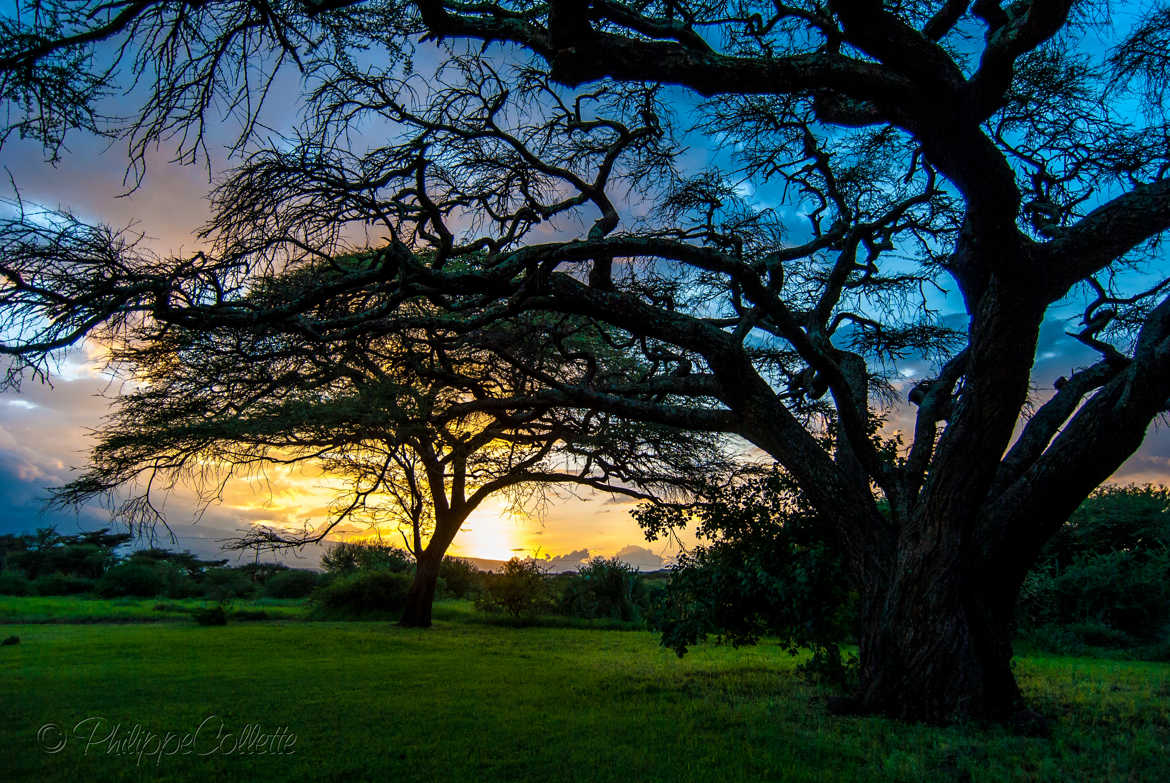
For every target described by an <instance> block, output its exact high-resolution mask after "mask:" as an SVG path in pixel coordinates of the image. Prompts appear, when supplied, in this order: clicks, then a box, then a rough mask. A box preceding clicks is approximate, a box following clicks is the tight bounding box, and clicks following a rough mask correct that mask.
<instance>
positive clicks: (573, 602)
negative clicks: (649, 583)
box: [557, 557, 650, 622]
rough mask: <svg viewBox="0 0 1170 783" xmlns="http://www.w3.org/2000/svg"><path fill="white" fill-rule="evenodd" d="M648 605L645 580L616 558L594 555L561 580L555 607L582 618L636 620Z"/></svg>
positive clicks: (642, 615)
mask: <svg viewBox="0 0 1170 783" xmlns="http://www.w3.org/2000/svg"><path fill="white" fill-rule="evenodd" d="M649 605H650V592H649V591H648V590H647V588H646V580H645V579H644V578H643V577H642V575H641V574H640V573H638V569H636V568H634V567H633V566H631V565H628V564H626V563H623V562H622V561H621V560H618V559H617V558H613V559H610V560H606V559H605V558H602V557H595V558H593V559H592V560H590V561H589V562H588V563H587V564H585V565H584V566H583V567H582V568H581V570H580V571H579V572H578V573H577V574H575V575H574V576H572V577H570V578H569V579H567V580H565V582H564V586H563V588H562V590H561V595H560V599H559V600H558V602H557V609H558V611H559V612H560V613H561V614H564V615H568V616H570V617H583V618H586V619H598V618H608V619H611V620H623V621H626V622H637V621H640V620H641V619H642V618H643V617H644V616H645V613H646V610H647V609H648V608H649Z"/></svg>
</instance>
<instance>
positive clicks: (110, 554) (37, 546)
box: [0, 528, 130, 579]
mask: <svg viewBox="0 0 1170 783" xmlns="http://www.w3.org/2000/svg"><path fill="white" fill-rule="evenodd" d="M129 540H130V534H128V533H110V532H109V529H108V528H102V529H101V530H95V531H90V532H85V533H78V534H76V535H62V534H60V533H58V532H57V531H56V530H55V529H53V528H42V529H40V530H38V531H37V532H36V533H32V534H26V535H22V536H13V535H7V536H0V560H2V561H3V563H4V564H5V566H4V567H5V568H6V569H16V570H19V571H22V572H23V573H24V574H25V576H27V577H28V578H29V579H36V578H37V577H39V576H41V575H48V574H63V575H65V576H76V577H81V578H84V579H97V578H98V577H100V576H101V575H102V574H103V573H104V572H105V570H106V569H107V568H109V567H110V566H111V565H113V563H114V562H115V560H116V559H117V555H116V553H115V550H117V548H118V547H120V546H122V545H123V544H125V543H126V542H128V541H129Z"/></svg>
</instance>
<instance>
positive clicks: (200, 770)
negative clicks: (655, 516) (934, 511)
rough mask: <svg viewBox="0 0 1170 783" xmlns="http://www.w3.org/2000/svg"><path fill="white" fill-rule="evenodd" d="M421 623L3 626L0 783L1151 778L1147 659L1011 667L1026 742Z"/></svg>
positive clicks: (624, 635)
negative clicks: (839, 709)
mask: <svg viewBox="0 0 1170 783" xmlns="http://www.w3.org/2000/svg"><path fill="white" fill-rule="evenodd" d="M44 600H45V599H6V600H5V602H4V604H3V606H4V607H5V611H6V612H8V614H6V615H5V616H12V614H11V613H12V612H13V611H14V609H13V602H18V601H29V602H43V601H44ZM66 600H68V599H66ZM72 600H74V601H76V599H72ZM90 608H91V610H92V612H91V615H90V616H91V617H92V616H94V615H95V614H100V610H99V608H98V607H90ZM26 609H27V610H28V611H27V612H26V613H25V615H24V616H41V615H35V613H33V611H32V609H33V607H32V605H31V604H30V606H29V607H26ZM37 611H39V612H41V613H42V614H43V613H44V611H45V609H44V606H43V605H42V606H41V608H40V609H38V610H37ZM17 615H20V612H19V611H17ZM436 617H437V618H438V621H437V622H436V625H435V627H434V628H432V629H430V630H427V631H418V630H406V629H400V628H397V627H395V626H393V625H391V624H389V623H383V622H366V623H340V622H337V623H330V622H307V621H306V622H251V623H232V624H229V625H228V626H226V627H200V626H197V625H195V624H194V623H192V622H190V621H189V620H182V619H181V617H180V618H176V619H172V620H170V621H165V622H159V623H149V624H146V623H119V624H99V623H84V624H68V623H60V622H58V623H51V622H50V623H38V624H31V623H23V624H16V625H4V626H2V627H0V636H7V635H9V634H16V635H19V636H20V638H21V643H20V644H19V645H14V646H8V647H0V743H2V747H3V748H4V751H3V753H2V754H0V779H3V780H18V781H24V780H29V781H33V780H36V781H56V780H69V781H96V780H208V779H215V778H218V779H219V780H222V781H228V780H247V781H264V780H282V781H283V780H338V781H341V780H346V781H349V780H379V781H461V780H472V781H476V783H486V781H578V780H579V781H608V780H612V781H623V782H625V781H692V780H693V781H714V780H720V781H722V780H729V781H741V780H742V781H761V780H783V781H805V780H807V781H826V780H842V781H870V780H874V781H878V780H889V781H914V780H929V781H932V782H937V783H942V782H943V781H951V780H968V779H969V780H974V781H1004V780H1053V781H1073V780H1075V781H1092V780H1100V781H1121V780H1149V781H1165V780H1170V699H1168V698H1167V697H1168V696H1170V665H1167V664H1156V663H1142V662H1122V661H1101V660H1095V659H1068V658H1066V659H1062V658H1045V657H1030V658H1023V659H1020V660H1019V661H1018V664H1017V669H1018V672H1019V675H1020V679H1021V682H1022V685H1023V687H1024V688H1025V689H1026V692H1027V693H1028V695H1029V697H1030V698H1031V700H1032V702H1033V703H1034V704H1035V705H1036V706H1037V707H1038V708H1040V709H1041V710H1042V711H1044V712H1045V713H1046V714H1048V715H1051V716H1054V717H1056V719H1057V720H1056V722H1055V725H1054V732H1053V737H1052V738H1051V739H1047V740H1045V739H1029V738H1024V737H1017V736H1012V735H1011V734H1009V733H1007V732H1006V731H1005V730H1003V729H1001V728H995V727H992V728H988V727H980V726H974V725H968V726H955V727H951V728H946V729H938V728H929V727H923V726H915V725H906V724H899V723H895V722H891V721H886V720H881V719H875V718H840V717H834V716H831V715H829V714H828V712H827V711H826V708H825V696H826V693H825V692H823V691H821V690H819V689H817V688H815V687H813V686H810V685H807V684H805V683H803V682H802V681H800V680H799V679H798V678H797V677H796V676H795V675H794V674H793V671H792V669H793V666H794V663H795V662H794V660H793V659H792V658H790V657H789V656H788V655H786V654H785V653H784V652H782V651H781V650H779V649H777V648H776V647H775V646H770V645H761V646H759V647H755V648H744V649H739V650H733V649H730V648H724V647H716V646H713V645H707V646H703V647H700V648H697V649H695V650H694V651H693V652H692V653H691V654H689V655H688V656H687V657H685V658H683V659H681V660H680V659H678V658H676V657H675V656H674V654H673V653H671V652H669V651H667V650H664V649H662V648H660V647H659V646H658V644H657V639H656V637H655V636H654V635H653V634H650V633H646V632H640V631H613V630H596V629H582V628H549V627H530V628H511V627H503V626H499V625H492V624H484V623H480V622H472V621H471V616H469V613H468V612H467V611H466V609H465V605H463V604H460V603H457V602H450V603H445V604H444V605H442V606H440V607H438V610H437V612H436ZM49 723H52V724H55V725H56V726H57V727H59V728H60V730H61V731H64V732H65V739H66V744H65V746H64V747H63V748H61V749H60V750H59V751H58V752H56V753H47V752H46V751H45V750H44V749H43V748H42V746H41V745H42V744H45V745H54V746H55V745H56V744H58V743H59V742H60V741H61V738H62V734H61V731H58V730H55V729H53V728H49V729H45V730H44V731H43V732H42V733H41V735H40V737H39V739H38V730H40V729H41V727H42V726H44V725H46V724H49ZM79 723H80V724H81V725H80V727H78V724H79ZM201 725H202V729H200V726H201ZM115 726H117V727H118V730H117V733H114V734H113V735H112V736H111V731H112V730H113V728H114V727H115ZM257 727H258V728H257ZM197 730H198V733H197ZM168 733H169V734H170V735H171V738H170V739H169V740H167V744H166V745H165V746H162V742H163V740H164V739H165V738H166V737H167V735H168ZM261 734H268V735H277V734H281V735H282V736H283V737H284V739H283V740H281V741H282V742H285V743H287V742H288V741H289V740H288V738H289V737H291V736H292V735H295V743H294V744H292V745H291V746H289V745H279V744H275V740H273V739H268V740H263V739H262V738H261V737H260V735H261ZM184 735H190V736H189V737H188V738H187V739H186V740H184ZM241 738H242V741H241ZM184 741H186V742H187V744H186V745H183V744H181V743H183V742H184ZM263 741H267V742H268V743H269V752H267V753H264V754H261V753H259V750H260V749H261V744H260V743H261V742H263ZM136 742H137V744H136ZM233 745H234V746H235V747H234V752H231V751H232V750H233ZM160 746H161V747H162V752H160V751H159V748H160ZM273 748H275V750H276V751H278V752H272V749H273Z"/></svg>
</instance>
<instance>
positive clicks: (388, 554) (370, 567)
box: [321, 541, 414, 574]
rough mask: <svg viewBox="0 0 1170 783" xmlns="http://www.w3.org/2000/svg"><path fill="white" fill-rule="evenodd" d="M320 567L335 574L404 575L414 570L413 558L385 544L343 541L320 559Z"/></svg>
mask: <svg viewBox="0 0 1170 783" xmlns="http://www.w3.org/2000/svg"><path fill="white" fill-rule="evenodd" d="M321 567H322V568H324V569H325V570H326V571H327V572H329V573H336V574H348V573H352V572H354V571H393V572H395V573H406V572H408V571H413V570H414V557H413V556H412V555H411V554H410V553H409V552H407V551H405V550H402V549H399V548H398V547H394V546H389V545H387V544H372V543H364V542H348V541H343V542H340V543H337V544H334V545H333V546H331V547H330V548H329V551H328V552H326V553H325V554H324V555H323V556H322V557H321Z"/></svg>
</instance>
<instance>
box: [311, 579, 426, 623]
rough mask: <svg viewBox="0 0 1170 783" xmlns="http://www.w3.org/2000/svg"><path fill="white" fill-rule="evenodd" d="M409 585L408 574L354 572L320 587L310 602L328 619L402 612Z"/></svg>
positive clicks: (314, 592)
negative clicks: (330, 616) (331, 616)
mask: <svg viewBox="0 0 1170 783" xmlns="http://www.w3.org/2000/svg"><path fill="white" fill-rule="evenodd" d="M411 581H412V579H411V576H410V574H404V573H399V572H395V571H357V572H355V573H352V574H346V575H344V576H340V577H337V578H336V579H333V580H331V581H330V582H328V583H327V584H322V585H320V586H319V587H318V588H317V589H316V590H314V591H313V594H312V595H311V596H310V599H311V600H312V601H313V603H314V604H316V605H317V607H318V609H319V610H320V611H322V612H324V613H326V614H330V615H346V616H363V615H370V614H385V613H389V612H401V611H402V609H403V608H404V607H405V606H406V594H407V591H408V590H410V583H411Z"/></svg>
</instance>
